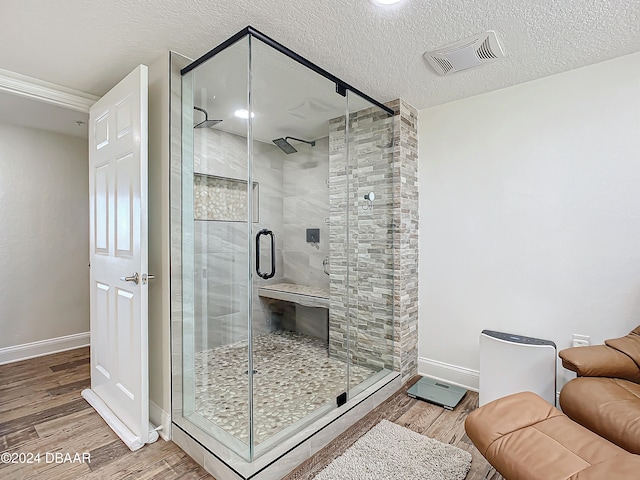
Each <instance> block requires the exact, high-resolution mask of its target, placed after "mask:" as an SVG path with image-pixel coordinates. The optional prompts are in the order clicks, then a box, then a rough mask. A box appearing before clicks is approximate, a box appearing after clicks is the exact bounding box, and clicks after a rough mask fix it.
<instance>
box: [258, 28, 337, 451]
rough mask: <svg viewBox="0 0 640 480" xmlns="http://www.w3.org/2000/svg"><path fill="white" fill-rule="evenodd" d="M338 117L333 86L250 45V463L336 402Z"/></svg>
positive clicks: (275, 54)
mask: <svg viewBox="0 0 640 480" xmlns="http://www.w3.org/2000/svg"><path fill="white" fill-rule="evenodd" d="M345 108H346V98H345V97H344V96H342V95H340V94H338V93H336V84H335V83H334V82H332V81H330V80H329V79H327V78H325V77H323V76H321V75H318V74H317V73H316V72H313V71H312V70H309V69H308V68H306V67H305V66H303V65H301V64H300V63H298V62H296V61H295V60H293V59H291V58H290V57H288V56H286V55H284V54H283V53H281V52H279V51H277V50H275V49H273V48H272V47H270V46H269V45H267V44H265V43H263V42H262V41H260V40H259V39H257V38H252V39H251V109H250V110H251V111H252V112H253V115H252V116H251V139H252V142H251V144H250V147H251V153H250V155H249V158H250V159H251V162H252V166H251V177H252V181H254V182H256V183H257V184H258V185H259V190H256V192H259V197H260V198H259V201H257V202H256V201H254V205H259V215H258V217H257V222H255V223H253V225H252V227H253V235H252V236H253V241H252V244H251V245H252V247H253V248H254V249H255V252H254V253H253V254H252V258H253V260H254V262H255V265H254V267H253V271H252V277H251V278H252V284H253V292H252V308H251V332H252V349H251V350H252V359H251V361H252V364H253V429H254V435H253V440H254V446H255V455H260V454H261V453H262V452H264V451H266V450H268V449H269V448H270V447H271V446H273V445H275V444H277V443H278V442H280V441H281V440H282V439H283V438H287V437H289V436H290V435H292V434H294V433H295V432H297V431H299V430H300V429H301V428H303V427H304V426H305V425H308V424H309V423H310V422H312V421H313V420H315V419H317V418H318V417H319V416H322V415H324V414H326V413H327V412H329V411H331V410H333V409H335V408H337V407H338V405H339V403H340V402H342V399H341V398H345V397H346V394H345V392H347V386H348V382H347V377H348V368H347V362H346V358H344V357H343V358H340V357H336V356H331V355H329V335H330V333H331V332H330V330H329V312H330V274H332V273H333V272H332V270H331V267H332V266H331V264H330V263H331V262H330V247H329V245H330V241H331V232H330V229H331V225H330V216H331V213H330V194H331V190H330V172H329V126H330V121H331V120H332V119H333V118H336V117H344V113H345ZM344 138H345V137H344V132H343V134H342V137H341V141H342V144H343V146H342V150H343V151H344ZM339 142H340V140H337V139H334V148H337V145H338V143H339ZM345 345H346V343H345ZM341 395H343V397H340V396H341Z"/></svg>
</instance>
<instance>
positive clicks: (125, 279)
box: [120, 272, 140, 285]
mask: <svg viewBox="0 0 640 480" xmlns="http://www.w3.org/2000/svg"><path fill="white" fill-rule="evenodd" d="M120 280H122V281H123V282H133V283H135V284H136V285H138V283H139V282H140V276H139V275H138V272H136V273H134V274H133V275H131V276H130V277H120Z"/></svg>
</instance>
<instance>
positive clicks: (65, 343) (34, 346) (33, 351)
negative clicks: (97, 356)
mask: <svg viewBox="0 0 640 480" xmlns="http://www.w3.org/2000/svg"><path fill="white" fill-rule="evenodd" d="M89 342H90V335H89V332H84V333H76V334H73V335H66V336H64V337H57V338H50V339H48V340H40V341H38V342H31V343H24V344H22V345H15V346H13V347H4V348H0V365H4V364H5V363H13V362H19V361H20V360H27V359H29V358H35V357H42V356H43V355H51V354H52V353H58V352H64V351H66V350H73V349H74V348H80V347H87V346H89Z"/></svg>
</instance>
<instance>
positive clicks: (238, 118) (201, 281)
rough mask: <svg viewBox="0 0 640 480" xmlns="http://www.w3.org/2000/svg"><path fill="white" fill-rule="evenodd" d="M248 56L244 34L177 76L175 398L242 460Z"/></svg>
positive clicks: (245, 448)
mask: <svg viewBox="0 0 640 480" xmlns="http://www.w3.org/2000/svg"><path fill="white" fill-rule="evenodd" d="M248 66H249V40H248V38H246V37H245V38H243V39H240V40H239V41H237V42H236V43H234V44H232V45H230V46H228V47H227V48H226V49H224V50H222V51H220V52H219V53H218V54H217V55H215V56H214V57H213V58H211V59H210V60H209V61H207V62H205V63H204V64H202V65H200V66H199V67H198V68H196V69H194V70H192V71H190V72H189V73H187V74H185V75H184V76H183V77H182V99H183V118H182V127H183V164H182V193H183V195H182V197H183V198H182V202H183V209H182V239H183V240H182V244H183V264H182V268H183V271H182V274H183V292H182V297H183V325H182V347H183V381H182V384H183V394H182V404H183V417H184V419H185V420H187V421H188V422H189V424H190V425H186V428H187V430H188V431H190V432H191V433H192V434H193V435H196V438H198V439H199V440H200V441H203V440H202V438H203V437H202V436H200V437H198V436H197V434H199V433H200V432H203V433H205V434H206V435H208V436H210V437H212V438H214V439H216V440H218V441H219V442H221V443H222V444H223V445H225V446H227V447H228V448H230V449H231V450H233V451H234V452H236V453H238V454H239V455H241V456H242V457H244V458H245V459H247V460H250V458H251V452H250V444H251V401H250V400H251V395H250V385H251V373H250V369H249V348H250V329H249V325H250V305H251V303H250V292H251V288H252V287H251V268H252V264H253V262H252V260H251V257H250V254H251V247H250V236H251V235H252V232H251V225H252V221H251V219H252V215H254V214H255V215H257V213H258V211H257V209H256V208H254V207H253V204H252V203H251V202H252V201H253V200H254V199H255V200H256V201H257V195H256V196H254V193H253V190H254V189H256V190H257V188H258V185H257V184H256V183H255V182H252V181H251V180H250V170H249V162H248V159H247V144H248V142H247V138H248V129H249V124H248V122H247V119H246V118H242V115H236V114H234V112H238V111H242V110H244V111H247V109H248V88H249V87H248ZM221 72H224V75H221ZM191 426H195V427H196V429H193V428H191ZM204 438H206V437H204ZM205 444H206V443H205Z"/></svg>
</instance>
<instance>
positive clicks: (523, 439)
mask: <svg viewBox="0 0 640 480" xmlns="http://www.w3.org/2000/svg"><path fill="white" fill-rule="evenodd" d="M560 357H561V358H562V364H563V365H564V366H565V367H566V368H568V369H570V370H573V371H575V372H576V373H577V374H578V377H577V378H576V379H574V380H571V381H570V382H568V383H567V384H566V385H565V386H564V387H563V389H562V391H561V393H560V405H561V407H562V410H563V411H564V413H563V412H561V411H560V410H558V409H557V408H555V407H553V406H551V405H549V404H548V403H547V402H546V401H544V400H543V399H542V398H540V397H538V396H537V395H535V394H534V393H531V392H523V393H517V394H514V395H509V396H507V397H504V398H501V399H498V400H495V401H493V402H491V403H488V404H486V405H484V406H482V407H480V408H478V409H476V410H475V411H473V412H472V413H470V414H469V416H468V417H467V419H466V421H465V429H466V431H467V435H468V436H469V438H470V439H471V441H473V443H474V444H475V445H476V447H477V448H478V450H479V451H480V453H482V455H484V457H485V458H487V460H488V461H489V462H490V463H491V464H492V465H493V466H494V467H495V468H496V470H497V471H498V472H500V474H502V476H503V477H505V478H506V479H507V480H521V479H527V480H529V479H530V480H567V479H571V480H618V479H620V480H622V479H640V456H639V455H636V453H640V367H639V364H640V327H638V328H636V329H635V330H634V331H632V332H631V333H630V334H629V335H627V336H625V337H622V338H619V339H614V340H607V341H606V342H605V345H598V346H591V347H577V348H570V349H566V350H563V351H561V352H560Z"/></svg>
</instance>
